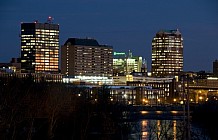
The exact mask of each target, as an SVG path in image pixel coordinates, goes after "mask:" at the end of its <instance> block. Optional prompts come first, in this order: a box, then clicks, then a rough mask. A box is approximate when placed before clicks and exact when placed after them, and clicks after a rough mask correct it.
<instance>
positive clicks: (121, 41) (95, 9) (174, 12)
mask: <svg viewBox="0 0 218 140" xmlns="http://www.w3.org/2000/svg"><path fill="white" fill-rule="evenodd" d="M48 16H52V17H53V18H54V23H58V24H60V44H61V45H62V44H64V42H65V41H66V40H67V38H68V37H80V38H84V37H92V38H95V39H97V40H98V42H99V43H100V44H108V45H112V46H113V48H114V51H128V50H132V52H133V55H140V56H143V57H144V58H146V59H147V60H148V67H149V69H150V63H151V40H152V38H153V37H154V36H155V34H156V32H157V31H159V30H160V29H177V28H178V29H179V30H180V32H181V33H182V35H183V38H184V70H185V71H200V70H206V71H212V62H213V61H214V60H215V59H218V2H217V1H216V0H63V1H62V0H13V1H12V0H7V1H6V0H1V1H0V25H1V26H0V62H9V61H10V59H11V58H12V57H19V55H20V39H19V34H20V23H21V22H33V21H34V20H38V21H39V22H45V21H46V20H47V17H48Z"/></svg>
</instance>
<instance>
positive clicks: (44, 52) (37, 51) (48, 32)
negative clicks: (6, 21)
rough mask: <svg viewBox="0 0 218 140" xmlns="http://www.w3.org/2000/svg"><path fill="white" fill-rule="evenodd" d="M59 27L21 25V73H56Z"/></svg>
mask: <svg viewBox="0 0 218 140" xmlns="http://www.w3.org/2000/svg"><path fill="white" fill-rule="evenodd" d="M58 60H59V25H58V24H53V23H52V21H51V17H49V19H48V22H46V23H38V22H37V21H36V22H33V23H21V72H22V73H58Z"/></svg>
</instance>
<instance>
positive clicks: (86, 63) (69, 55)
mask: <svg viewBox="0 0 218 140" xmlns="http://www.w3.org/2000/svg"><path fill="white" fill-rule="evenodd" d="M112 52H113V47H112V46H108V45H99V43H98V42H97V40H95V39H90V38H86V39H79V38H69V39H68V40H67V41H66V42H65V44H64V45H63V46H62V47H61V73H62V74H64V75H65V76H67V77H72V78H76V79H81V80H84V81H88V82H90V83H99V82H103V83H107V84H108V83H110V84H112V74H113V71H112V70H113V69H112V68H113V66H112V65H113V58H112ZM65 81H71V80H70V79H65Z"/></svg>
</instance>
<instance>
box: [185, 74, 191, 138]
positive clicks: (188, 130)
mask: <svg viewBox="0 0 218 140" xmlns="http://www.w3.org/2000/svg"><path fill="white" fill-rule="evenodd" d="M186 76H187V140H190V139H191V135H190V108H189V103H190V102H189V75H186Z"/></svg>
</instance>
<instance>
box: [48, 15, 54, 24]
mask: <svg viewBox="0 0 218 140" xmlns="http://www.w3.org/2000/svg"><path fill="white" fill-rule="evenodd" d="M53 20H54V18H52V17H51V16H49V17H48V19H47V22H48V23H49V24H51V23H53Z"/></svg>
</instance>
